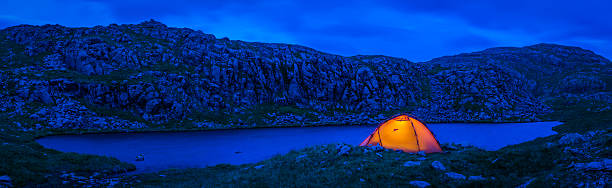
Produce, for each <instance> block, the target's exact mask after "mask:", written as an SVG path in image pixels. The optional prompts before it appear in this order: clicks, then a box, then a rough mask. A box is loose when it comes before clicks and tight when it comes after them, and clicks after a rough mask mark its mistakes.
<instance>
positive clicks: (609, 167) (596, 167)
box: [573, 159, 612, 171]
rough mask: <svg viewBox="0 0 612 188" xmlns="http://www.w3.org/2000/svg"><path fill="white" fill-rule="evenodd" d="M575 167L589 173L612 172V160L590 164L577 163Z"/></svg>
mask: <svg viewBox="0 0 612 188" xmlns="http://www.w3.org/2000/svg"><path fill="white" fill-rule="evenodd" d="M573 167H574V168H576V169H578V170H587V171H612V159H603V160H602V161H595V162H589V163H576V164H574V165H573Z"/></svg>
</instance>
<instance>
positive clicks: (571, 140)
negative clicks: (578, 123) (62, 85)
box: [559, 133, 586, 144]
mask: <svg viewBox="0 0 612 188" xmlns="http://www.w3.org/2000/svg"><path fill="white" fill-rule="evenodd" d="M585 140H586V138H585V137H584V136H582V135H581V134H578V133H569V134H566V135H564V136H563V137H561V139H559V144H575V143H579V142H583V141H585Z"/></svg>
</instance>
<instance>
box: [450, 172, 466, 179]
mask: <svg viewBox="0 0 612 188" xmlns="http://www.w3.org/2000/svg"><path fill="white" fill-rule="evenodd" d="M445 174H446V176H448V177H449V178H451V179H456V180H464V179H465V176H464V175H463V174H459V173H456V172H447V173H445Z"/></svg>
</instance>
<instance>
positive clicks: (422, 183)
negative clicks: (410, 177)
mask: <svg viewBox="0 0 612 188" xmlns="http://www.w3.org/2000/svg"><path fill="white" fill-rule="evenodd" d="M410 185H412V186H415V187H429V186H431V184H429V183H427V182H426V181H410Z"/></svg>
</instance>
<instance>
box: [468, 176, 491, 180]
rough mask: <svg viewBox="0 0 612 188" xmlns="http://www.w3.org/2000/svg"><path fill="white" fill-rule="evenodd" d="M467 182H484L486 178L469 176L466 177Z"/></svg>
mask: <svg viewBox="0 0 612 188" xmlns="http://www.w3.org/2000/svg"><path fill="white" fill-rule="evenodd" d="M468 180H470V181H484V180H487V178H484V177H482V176H470V177H468Z"/></svg>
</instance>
